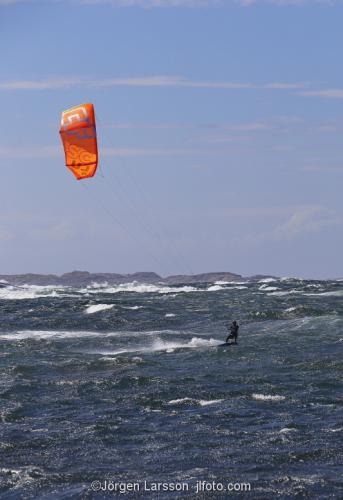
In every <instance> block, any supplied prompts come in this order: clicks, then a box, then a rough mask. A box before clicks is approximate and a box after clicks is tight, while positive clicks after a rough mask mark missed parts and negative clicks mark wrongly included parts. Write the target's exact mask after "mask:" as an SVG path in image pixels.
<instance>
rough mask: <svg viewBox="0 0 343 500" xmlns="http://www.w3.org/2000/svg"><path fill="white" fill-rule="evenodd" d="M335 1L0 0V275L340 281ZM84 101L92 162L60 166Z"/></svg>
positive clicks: (342, 219) (342, 98)
mask: <svg viewBox="0 0 343 500" xmlns="http://www.w3.org/2000/svg"><path fill="white" fill-rule="evenodd" d="M342 14H343V2H340V1H336V2H335V1H331V2H329V1H325V0H323V1H318V2H316V1H302V2H300V1H297V0H293V1H289V2H288V1H287V0H285V1H276V0H275V1H273V0H270V1H262V0H261V1H259V0H255V1H239V0H237V1H234V0H226V1H225V0H223V1H220V0H219V1H211V0H207V1H206V0H204V1H203V2H201V1H197V2H193V1H188V0H164V1H163V0H159V1H158V0H150V1H149V0H136V1H135V0H130V1H129V0H127V1H126V0H122V1H120V0H117V1H116V0H113V1H111V0H107V1H105V0H104V1H101V0H98V1H96V0H94V1H91V0H89V1H82V0H79V1H77V0H75V1H72V0H70V1H68V0H59V1H58V0H51V1H49V0H44V1H39V0H36V1H34V0H33V1H30V0H26V1H16V0H12V1H11V0H5V1H2V0H0V60H1V61H2V65H1V74H0V104H1V110H2V120H1V137H0V159H1V166H2V169H1V172H2V182H1V183H0V195H1V201H2V203H1V208H0V263H1V265H0V273H1V274H6V273H23V272H44V273H50V272H51V273H63V272H67V271H70V270H73V269H87V270H89V271H111V272H134V271H138V270H154V271H156V272H158V273H160V274H162V275H166V274H172V273H189V272H193V273H196V272H207V271H217V270H228V271H233V272H237V273H241V274H244V275H249V274H255V273H270V274H277V275H283V276H303V277H322V278H324V277H339V276H342V275H343V272H342V265H341V254H342V250H343V232H342V229H343V197H342V195H341V192H342V181H343V160H342V158H343V140H342V138H343V70H342V64H341V54H340V52H341V48H342V46H343V30H342V28H341V25H342V23H341V20H342V18H343V17H342ZM82 102H93V103H94V105H95V108H96V115H97V125H98V141H99V150H100V170H99V172H98V175H97V176H96V178H94V179H92V180H87V181H79V182H78V181H76V180H74V178H73V176H72V174H71V173H70V172H69V171H68V170H67V169H66V167H65V166H64V155H63V150H62V147H61V145H60V139H59V135H58V128H59V121H60V113H61V111H62V110H64V109H66V108H69V107H71V106H73V105H77V104H80V103H82Z"/></svg>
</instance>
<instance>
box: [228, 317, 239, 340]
mask: <svg viewBox="0 0 343 500" xmlns="http://www.w3.org/2000/svg"><path fill="white" fill-rule="evenodd" d="M229 330H230V333H229V335H228V336H227V338H226V341H225V342H226V343H227V344H228V343H229V340H231V339H233V343H234V344H237V337H238V330H239V325H238V323H237V321H236V320H234V321H233V322H232V323H231V325H230V326H229Z"/></svg>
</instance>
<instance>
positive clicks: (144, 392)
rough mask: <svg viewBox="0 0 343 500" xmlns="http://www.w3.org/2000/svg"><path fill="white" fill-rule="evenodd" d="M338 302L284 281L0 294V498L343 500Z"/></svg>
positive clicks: (311, 284) (342, 335) (329, 289)
mask: <svg viewBox="0 0 343 500" xmlns="http://www.w3.org/2000/svg"><path fill="white" fill-rule="evenodd" d="M342 299H343V282H340V281H325V282H324V281H321V282H320V281H302V280H292V279H284V280H279V281H274V282H268V283H262V282H260V283H255V284H213V285H206V286H205V285H202V286H196V287H194V286H185V287H184V286H182V287H168V286H166V285H163V284H162V285H161V286H153V285H138V284H132V285H125V286H120V287H118V286H117V287H109V286H102V287H100V286H98V287H97V286H94V287H92V288H88V289H72V288H56V287H55V288H54V287H51V288H47V287H32V286H31V287H26V288H23V289H13V288H7V289H1V290H0V317H1V331H0V366H1V382H0V394H1V398H0V416H1V424H0V425H1V427H0V429H1V431H0V497H1V498H13V499H14V498H105V497H112V498H113V497H116V498H118V497H121V498H140V497H142V498H143V497H145V498H228V497H232V498H259V499H269V498H270V499H271V498H293V497H298V498H323V499H324V498H343V478H342V472H343V466H342V464H343V451H342V450H343V443H342V441H343V439H342V434H343V412H342V407H343V391H342V375H343V360H342V347H343V300H342ZM105 306H107V308H105ZM231 319H238V320H239V321H240V323H241V328H240V336H239V345H238V346H236V347H230V348H218V347H216V346H217V345H218V344H219V343H221V342H223V340H224V339H225V336H226V324H227V322H228V321H229V320H231ZM92 481H100V483H101V487H107V488H108V489H110V488H112V490H113V487H114V484H115V483H119V482H122V483H123V484H128V483H133V482H137V483H139V488H140V490H139V491H138V490H136V492H131V493H130V492H128V493H127V494H126V495H124V494H121V493H120V492H119V491H117V493H115V492H113V491H107V492H105V491H101V490H100V492H93V491H92V489H91V483H92ZM106 481H107V483H106ZM144 481H147V486H146V487H145V486H144V485H143V482H144ZM197 481H207V482H208V483H211V485H212V481H214V486H213V485H212V486H211V487H212V489H214V488H216V487H219V488H220V484H222V486H223V487H225V488H227V484H228V483H229V482H231V483H237V484H238V487H242V488H243V486H240V485H241V483H250V487H251V491H250V492H249V493H247V492H243V491H242V490H241V492H238V491H237V492H235V493H228V492H226V493H224V492H218V491H212V492H206V493H203V492H199V493H198V494H197V493H196V483H197ZM111 482H112V483H111ZM154 482H168V483H171V484H174V485H175V484H176V483H181V482H184V483H185V484H186V485H188V488H189V489H188V490H184V491H182V492H173V491H171V487H169V486H168V491H160V492H153V491H148V490H147V489H143V488H150V487H153V483H154ZM218 484H219V486H218ZM106 485H107V486H106ZM98 487H99V483H96V486H95V487H94V488H98ZM116 487H117V486H116ZM235 487H237V485H236V484H235ZM238 487H237V488H238Z"/></svg>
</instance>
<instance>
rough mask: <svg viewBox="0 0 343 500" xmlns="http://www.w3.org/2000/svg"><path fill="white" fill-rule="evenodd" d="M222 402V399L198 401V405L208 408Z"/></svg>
mask: <svg viewBox="0 0 343 500" xmlns="http://www.w3.org/2000/svg"><path fill="white" fill-rule="evenodd" d="M222 401H224V399H210V400H206V399H200V401H199V404H200V405H201V406H208V405H215V404H216V403H221V402H222Z"/></svg>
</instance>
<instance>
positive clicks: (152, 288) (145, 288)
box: [81, 281, 199, 294]
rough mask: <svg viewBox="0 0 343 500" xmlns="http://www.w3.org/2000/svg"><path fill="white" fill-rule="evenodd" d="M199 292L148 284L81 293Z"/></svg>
mask: <svg viewBox="0 0 343 500" xmlns="http://www.w3.org/2000/svg"><path fill="white" fill-rule="evenodd" d="M198 291H199V290H198V289H197V288H195V287H193V286H180V287H170V286H160V285H154V284H147V283H138V282H137V281H134V282H132V283H122V284H119V285H113V286H100V285H99V286H98V287H94V286H92V287H87V288H85V289H82V290H81V293H99V292H102V293H121V292H135V293H159V294H169V293H170V294H175V293H190V292H198Z"/></svg>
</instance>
